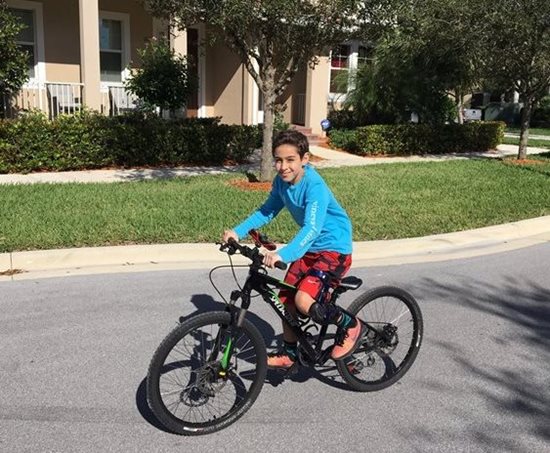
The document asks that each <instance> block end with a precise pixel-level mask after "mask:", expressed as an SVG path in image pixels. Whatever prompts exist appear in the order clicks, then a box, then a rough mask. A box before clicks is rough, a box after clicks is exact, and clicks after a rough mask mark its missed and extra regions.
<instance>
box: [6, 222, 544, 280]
mask: <svg viewBox="0 0 550 453" xmlns="http://www.w3.org/2000/svg"><path fill="white" fill-rule="evenodd" d="M547 242H550V216H546V217H539V218H536V219H530V220H523V221H520V222H513V223H509V224H505V225H497V226H491V227H486V228H480V229H476V230H469V231H461V232H457V233H448V234H439V235H433V236H427V237H422V238H411V239H398V240H391V241H367V242H355V243H354V252H353V266H354V267H376V266H388V265H399V264H406V263H420V262H433V261H446V260H451V259H458V258H468V257H475V256H482V255H487V254H492V253H499V252H504V251H509V250H514V249H518V248H523V247H528V246H532V245H536V244H542V243H547ZM234 258H235V259H234V262H235V263H236V264H245V263H248V260H247V259H245V258H242V257H240V256H235V257H234ZM227 263H228V259H227V255H226V254H224V253H221V252H219V250H218V247H217V246H216V245H215V244H210V243H206V244H166V245H135V246H118V247H94V248H77V249H63V250H43V251H31V252H13V253H4V254H0V272H2V273H3V274H4V275H0V281H9V280H22V279H38V278H49V277H62V276H70V275H88V274H102V273H119V272H143V271H148V272H149V271H156V270H183V269H210V268H211V267H213V266H216V265H219V264H227ZM275 272H278V271H275ZM352 273H353V271H352Z"/></svg>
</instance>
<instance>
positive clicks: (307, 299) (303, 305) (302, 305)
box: [294, 291, 315, 315]
mask: <svg viewBox="0 0 550 453" xmlns="http://www.w3.org/2000/svg"><path fill="white" fill-rule="evenodd" d="M313 302H315V299H313V297H311V296H310V295H309V294H308V293H306V292H304V291H298V292H297V293H296V297H295V298H294V303H295V305H296V308H298V310H299V311H300V313H302V314H304V315H307V314H308V313H309V308H310V307H311V305H312V304H313Z"/></svg>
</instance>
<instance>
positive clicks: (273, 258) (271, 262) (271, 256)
mask: <svg viewBox="0 0 550 453" xmlns="http://www.w3.org/2000/svg"><path fill="white" fill-rule="evenodd" d="M278 261H281V262H282V259H281V257H280V256H279V255H278V254H277V253H273V252H265V253H264V259H263V263H264V265H266V266H267V267H270V268H272V269H273V268H274V267H275V263H276V262H278Z"/></svg>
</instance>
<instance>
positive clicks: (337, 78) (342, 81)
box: [330, 45, 351, 93]
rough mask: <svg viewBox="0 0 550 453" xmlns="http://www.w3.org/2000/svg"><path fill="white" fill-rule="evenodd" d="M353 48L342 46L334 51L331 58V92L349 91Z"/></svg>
mask: <svg viewBox="0 0 550 453" xmlns="http://www.w3.org/2000/svg"><path fill="white" fill-rule="evenodd" d="M350 53H351V46H349V45H341V46H338V47H336V48H335V49H333V50H332V52H331V56H330V92H331V93H345V92H347V91H348V78H349V57H350Z"/></svg>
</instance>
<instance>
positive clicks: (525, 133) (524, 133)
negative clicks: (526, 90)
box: [518, 98, 534, 159]
mask: <svg viewBox="0 0 550 453" xmlns="http://www.w3.org/2000/svg"><path fill="white" fill-rule="evenodd" d="M533 104H534V103H533V100H532V99H531V98H528V99H526V100H525V104H524V106H523V110H522V111H521V131H520V133H519V149H518V159H525V157H526V156H527V143H528V141H529V124H530V123H531V113H532V111H533Z"/></svg>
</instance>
